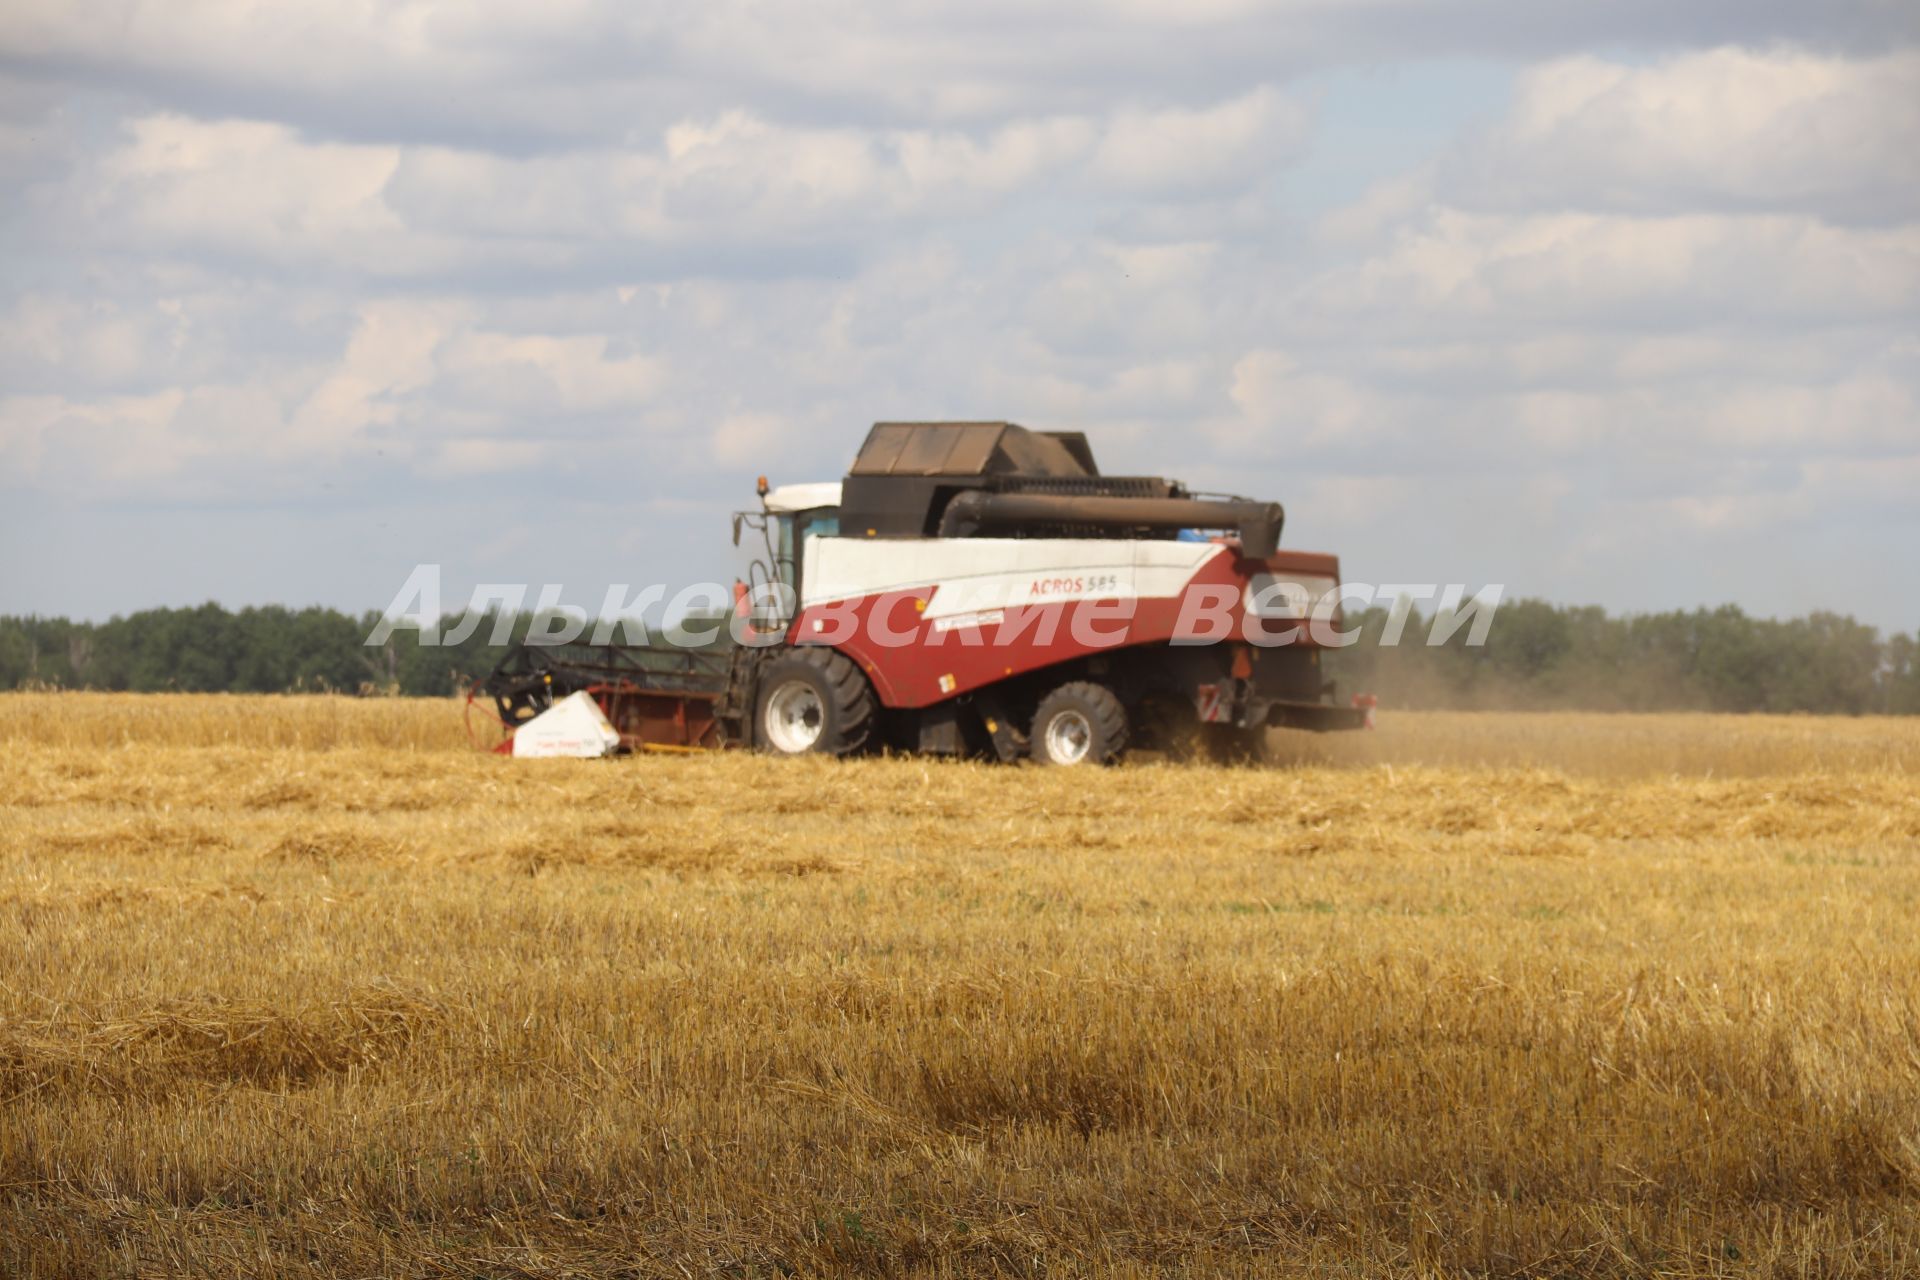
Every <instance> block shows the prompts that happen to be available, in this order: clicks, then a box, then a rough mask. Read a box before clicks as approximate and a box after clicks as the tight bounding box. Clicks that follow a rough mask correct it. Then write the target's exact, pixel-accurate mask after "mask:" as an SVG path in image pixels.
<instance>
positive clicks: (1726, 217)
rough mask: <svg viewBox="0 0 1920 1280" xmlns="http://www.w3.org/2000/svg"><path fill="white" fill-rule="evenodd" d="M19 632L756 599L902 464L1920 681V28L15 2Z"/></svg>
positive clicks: (133, 0) (1230, 5) (1865, 11)
mask: <svg viewBox="0 0 1920 1280" xmlns="http://www.w3.org/2000/svg"><path fill="white" fill-rule="evenodd" d="M0 187H4V201H0V245H4V253H3V254H0V613H24V612H34V613H42V614H65V615H69V616H74V617H86V618H95V619H100V618H105V617H107V616H109V615H112V614H124V613H127V612H131V611H133V610H135V609H140V608H145V607H149V606H155V605H185V604H195V603H199V602H202V601H205V600H210V599H211V600H217V601H219V602H221V603H223V604H226V605H229V606H236V607H237V606H241V605H247V604H266V603H285V604H292V605H305V604H326V605H333V606H337V607H341V608H345V609H349V610H353V611H360V610H365V609H370V608H381V607H384V606H386V605H387V604H388V603H389V602H390V601H392V600H393V599H394V597H395V595H396V593H397V592H399V591H400V589H401V587H402V586H403V584H404V583H405V582H406V581H407V579H408V577H409V575H410V573H411V572H412V571H413V569H414V567H415V566H416V565H418V564H424V563H430V564H437V565H439V566H441V574H442V582H443V592H444V594H445V596H446V597H448V598H447V601H446V607H447V608H449V609H452V608H454V607H456V606H457V605H458V603H459V602H460V601H461V600H463V599H464V598H465V595H466V593H467V592H468V591H469V590H470V589H471V588H472V586H473V585H474V584H477V583H501V582H520V583H527V584H531V585H532V586H533V587H534V588H535V589H536V590H537V588H538V587H539V585H540V584H549V583H550V584H556V585H558V586H559V587H560V588H561V590H562V594H561V599H562V602H563V603H567V604H575V605H580V606H583V607H586V608H588V609H592V608H593V607H594V606H595V605H597V604H598V602H599V601H600V600H601V598H602V596H603V595H604V593H605V591H606V589H607V587H608V586H609V585H610V584H615V583H623V584H630V585H632V586H635V587H638V586H640V585H642V584H647V583H653V582H661V583H667V584H670V585H673V586H678V585H681V584H685V583H690V582H694V581H701V580H706V579H719V580H726V579H729V578H731V577H732V576H733V575H734V574H735V573H736V572H737V571H738V569H739V566H740V559H739V553H738V552H736V551H735V550H734V549H733V547H732V546H731V545H730V539H729V529H728V513H729V512H730V511H732V510H735V509H738V508H742V507H749V506H753V505H754V497H753V483H754V477H755V476H756V475H758V474H762V473H764V474H766V475H768V476H769V477H770V478H771V479H772V480H773V481H774V482H775V483H780V482H784V481H802V480H823V479H833V478H836V477H838V476H839V475H840V474H842V473H843V472H844V471H845V469H846V467H847V465H848V463H849V462H850V461H851V459H852V456H853V453H854V451H855V450H856V449H857V447H858V445H859V443H860V441H861V439H862V437H863V436H864V434H865V431H866V429H867V427H868V425H869V424H870V423H872V422H874V421H876V420H892V419H961V418H981V419H1010V420H1013V421H1017V422H1021V423H1023V424H1025V425H1028V426H1031V427H1036V428H1043V429H1055V430H1068V429H1071V430H1084V431H1086V432H1087V433H1088V434H1089V435H1090V437H1091V438H1092V441H1093V445H1094V448H1095V451H1096V454H1097V455H1098V457H1099V459H1100V462H1101V464H1102V467H1103V469H1104V470H1107V471H1109V472H1114V473H1144V474H1157V475H1167V476H1172V477H1176V478H1180V479H1183V480H1185V481H1187V482H1188V483H1189V484H1190V485H1191V486H1193V487H1195V488H1199V489H1208V490H1227V491H1234V492H1238V493H1242V494H1246V495H1249V496H1253V497H1259V498H1267V499H1276V500H1279V501H1281V502H1282V503H1284V504H1285V505H1286V508H1287V513H1288V521H1287V529H1286V535H1285V539H1284V540H1285V542H1286V544H1288V545H1291V546H1294V547H1300V548H1308V549H1314V550H1326V551H1334V552H1337V553H1339V554H1340V556H1341V560H1342V565H1343V569H1344V571H1345V575H1346V577H1347V578H1349V579H1351V580H1356V581H1361V582H1368V583H1394V582H1403V583H1404V582H1414V583H1418V582H1436V583H1447V582H1459V583H1464V584H1467V586H1468V587H1469V589H1473V588H1476V587H1479V586H1482V585H1484V584H1488V583H1500V584H1502V585H1503V586H1504V587H1505V589H1506V592H1507V594H1508V596H1509V597H1512V596H1523V595H1524V596H1537V597H1544V598H1546V599H1550V600H1554V601H1558V602H1562V603H1574V604H1599V605H1603V606H1605V607H1606V608H1608V609H1609V610H1612V611H1615V612H1629V611H1630V612H1641V611H1649V610H1659V609H1670V608H1691V607H1694V606H1697V605H1717V604H1721V603H1726V602H1732V603H1736V604H1738V605H1740V606H1742V607H1743V608H1745V609H1747V610H1749V611H1750V612H1753V613H1756V614H1759V615H1764V616H1792V615H1796V614H1800V613H1804V612H1807V611H1810V610H1814V609H1831V610H1837V611H1841V612H1846V613H1851V614H1853V615H1855V616H1856V617H1859V618H1861V619H1862V620H1864V621H1867V622H1870V623H1873V624H1875V625H1877V626H1880V627H1883V628H1887V629H1899V630H1906V631H1912V630H1915V629H1916V628H1920V497H1916V495H1920V7H1916V6H1914V5H1913V4H1911V3H1893V2H1880V0H1834V2H1832V3H1824V4H1814V3H1811V2H1809V0H1800V2H1797V3H1786V2H1785V0H1698V2H1696V3H1689V4H1684V5H1680V4H1673V3H1671V2H1670V0H1658V2H1655V0H1617V2H1615V3H1607V4H1587V5H1571V4H1543V3H1541V2H1540V0H1446V2H1444V3H1443V2H1441V0H1282V2H1279V3H1252V2H1251V0H1124V2H1121V3H1101V4H1095V3H1088V2H1071V0H1070V2H1068V3H1060V4H1053V5H1047V6H1037V5H1033V4H1031V3H1028V2H1026V0H1022V2H1020V3H1012V2H1010V0H916V2H915V3H900V2H899V0H891V2H880V0H873V2H869V0H832V2H829V3H820V4H802V3H791V4H765V3H741V2H738V0H690V2H687V3H676V2H671V0H669V2H663V3H653V4H634V3H622V2H614V0H556V2H555V3H549V4H542V5H529V4H525V3H523V2H520V0H515V2H513V3H508V2H506V0H478V2H468V3H458V4H454V3H438V2H437V0H420V2H405V0H403V2H401V3H373V2H371V0H327V2H326V3H321V2H320V0H280V2H278V3H274V4H257V3H245V2H242V0H165V2H164V3H162V2H159V0H92V2H86V0H82V2H81V3H52V2H42V0H13V2H12V3H10V4H9V5H8V6H7V13H6V16H5V18H4V19H0Z"/></svg>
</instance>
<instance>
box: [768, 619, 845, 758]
mask: <svg viewBox="0 0 1920 1280" xmlns="http://www.w3.org/2000/svg"><path fill="white" fill-rule="evenodd" d="M873 721H874V703H873V688H872V686H870V685H868V683H867V678H866V676H864V675H862V674H861V673H860V668H858V667H856V666H854V665H853V662H852V660H851V659H849V658H848V657H847V656H846V655H845V654H843V653H840V652H839V651H837V650H834V649H828V648H824V647H820V646H806V647H803V648H796V649H793V650H792V651H790V652H788V653H784V654H782V655H781V656H780V657H777V658H774V659H773V660H772V661H770V662H768V663H767V665H766V667H765V668H764V669H763V670H762V671H761V672H760V696H759V698H758V699H757V700H756V703H755V706H754V716H753V744H754V746H756V747H758V748H759V749H760V750H762V751H768V752H771V753H773V754H774V755H786V756H797V755H807V754H811V753H819V754H821V755H833V756H850V755H853V754H855V753H857V752H859V751H861V750H864V749H865V747H866V745H867V743H868V741H869V739H871V738H872V737H873Z"/></svg>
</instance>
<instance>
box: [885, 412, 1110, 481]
mask: <svg viewBox="0 0 1920 1280" xmlns="http://www.w3.org/2000/svg"><path fill="white" fill-rule="evenodd" d="M847 474H848V475H854V476H985V475H1033V476H1097V475H1099V474H1100V472H1099V469H1098V468H1097V467H1095V466H1094V465H1093V451H1092V449H1091V448H1089V447H1088V445H1087V439H1086V436H1085V435H1083V434H1081V433H1080V432H1077V431H1067V432H1042V431H1029V430H1027V429H1026V428H1025V427H1023V426H1020V425H1019V424H1018V423H1013V422H876V423H874V424H873V430H871V431H869V432H868V433H867V441H866V443H865V444H863V445H862V446H860V453H859V456H858V457H856V458H855V459H854V463H853V467H852V468H851V469H850V470H849V471H848V473H847Z"/></svg>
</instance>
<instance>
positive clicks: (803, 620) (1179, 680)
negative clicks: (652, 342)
mask: <svg viewBox="0 0 1920 1280" xmlns="http://www.w3.org/2000/svg"><path fill="white" fill-rule="evenodd" d="M760 498H761V510H760V511H757V512H743V513H741V514H740V515H738V516H736V517H735V524H734V537H735V541H736V542H737V541H738V540H739V537H740V533H741V531H742V529H743V528H746V529H751V530H754V531H757V532H760V533H762V534H764V536H765V539H766V558H765V560H764V561H757V562H756V563H755V566H754V570H753V572H752V573H751V575H750V578H751V583H750V585H747V584H743V585H742V586H740V587H739V588H737V589H736V595H737V597H738V603H739V606H740V610H741V612H740V615H739V618H738V621H739V623H740V624H741V625H740V626H739V627H738V628H735V630H736V631H739V632H744V641H743V642H740V643H731V642H729V643H727V644H725V645H724V646H716V647H707V648H695V649H688V648H679V647H673V646H669V645H611V646H608V645H599V646H589V645H578V644H575V645H565V646H541V645H532V644H529V645H523V646H521V647H519V648H517V649H515V650H514V651H513V652H512V653H510V654H509V656H508V657H507V659H506V660H505V661H504V662H502V664H501V665H500V667H499V668H498V669H496V670H495V671H494V672H493V674H492V675H491V676H489V677H488V678H487V680H485V681H484V682H482V683H481V685H480V686H479V690H478V691H479V692H480V693H481V694H483V695H486V696H491V697H492V698H493V699H494V700H495V703H496V705H497V706H498V708H499V712H500V716H501V718H502V720H504V721H505V722H506V724H507V725H508V726H509V727H510V728H511V727H514V726H518V725H523V724H525V723H526V722H527V721H529V720H530V719H532V718H533V717H534V716H536V715H539V714H541V713H542V712H544V711H546V710H547V709H548V708H549V707H552V706H553V705H554V704H555V703H556V702H557V701H559V700H561V699H563V698H566V697H568V696H570V695H572V694H575V693H580V692H585V693H587V694H588V695H589V696H590V697H591V699H592V700H593V702H594V703H595V704H597V706H598V707H599V709H600V711H601V712H603V713H604V715H605V717H606V720H607V722H608V723H610V725H611V727H612V730H613V732H615V733H617V734H618V735H619V740H620V743H621V744H622V745H623V746H626V747H629V748H639V747H682V748H691V747H721V746H748V747H753V748H756V749H759V750H762V751H768V752H773V753H776V754H782V755H800V754H804V753H808V752H819V753H825V754H829V755H852V754H855V753H859V752H864V751H872V750H877V749H881V748H891V749H895V750H905V751H918V752H929V753H936V754H945V755H980V756H988V757H997V758H999V759H1001V760H1013V759H1016V758H1018V757H1020V756H1021V755H1029V756H1031V757H1032V758H1033V759H1034V760H1037V761H1040V762H1042V763H1045V764H1055V765H1070V764H1082V763H1104V762H1108V761H1112V760H1114V759H1116V758H1118V757H1119V756H1120V755H1121V753H1122V752H1124V751H1125V750H1127V749H1128V748H1129V747H1147V748H1150V749H1155V750H1162V751H1170V752H1178V753H1184V752H1186V751H1188V750H1191V749H1193V748H1195V747H1196V746H1198V747H1201V748H1204V749H1206V750H1208V751H1210V752H1212V753H1216V754H1223V755H1230V756H1243V755H1253V754H1257V753H1258V751H1259V750H1260V745H1261V743H1262V742H1263V741H1264V739H1265V734H1266V730H1267V729H1268V728H1269V727H1270V726H1286V727H1292V728H1300V729H1314V730H1329V729H1356V728H1360V727H1363V726H1364V725H1365V724H1366V722H1367V711H1366V709H1365V708H1364V707H1363V706H1361V705H1358V704H1359V703H1361V702H1364V701H1370V700H1364V699H1356V700H1355V704H1354V705H1344V706H1343V705H1339V704H1338V703H1336V702H1335V700H1334V691H1333V685H1332V682H1331V681H1329V680H1327V679H1326V678H1325V675H1324V673H1323V672H1322V670H1321V660H1320V656H1321V651H1322V647H1323V644H1324V643H1325V642H1326V641H1327V640H1329V639H1330V638H1331V636H1332V635H1333V633H1334V632H1335V630H1336V629H1337V628H1338V626H1339V615H1338V597H1339V581H1340V568H1339V562H1338V560H1337V559H1336V558H1335V557H1333V556H1331V555H1327V554H1324V553H1321V552H1312V551H1283V550H1281V549H1280V547H1279V540H1280V527H1281V521H1282V513H1281V509H1280V506H1279V504H1277V503H1272V502H1256V501H1251V500H1248V499H1244V498H1227V497H1214V496H1206V495H1199V494H1194V493H1190V492H1188V490H1187V489H1186V487H1185V486H1183V485H1182V484H1180V483H1179V482H1178V481H1174V480H1165V479H1161V478H1159V477H1154V476H1106V475H1102V474H1100V470H1099V468H1098V467H1097V466H1095V465H1094V461H1093V451H1092V450H1091V449H1090V448H1089V447H1088V444H1087V439H1086V437H1085V436H1084V435H1083V434H1081V433H1079V432H1067V431H1046V432H1043V431H1029V430H1027V429H1026V428H1024V427H1020V426H1016V425H1014V424H1013V423H1009V422H882V423H878V424H876V425H875V426H874V428H873V430H872V431H871V432H870V433H869V434H868V436H867V440H866V444H865V445H863V446H862V447H861V449H860V454H859V457H858V458H856V459H855V460H854V464H853V468H852V470H850V471H848V472H847V475H846V477H845V478H844V479H843V480H841V481H839V482H838V483H826V484H798V485H783V486H780V487H778V488H774V489H768V488H767V487H766V484H765V481H762V482H761V492H760ZM722 630H723V631H724V630H725V628H722ZM575 705H576V706H578V705H583V703H582V702H581V701H579V700H577V701H576V704H575ZM587 710H588V712H589V714H590V713H591V708H587Z"/></svg>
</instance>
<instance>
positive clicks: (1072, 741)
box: [1047, 711, 1093, 764]
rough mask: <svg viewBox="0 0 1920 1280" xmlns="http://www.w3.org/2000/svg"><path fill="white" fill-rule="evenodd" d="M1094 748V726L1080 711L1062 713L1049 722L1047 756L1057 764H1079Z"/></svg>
mask: <svg viewBox="0 0 1920 1280" xmlns="http://www.w3.org/2000/svg"><path fill="white" fill-rule="evenodd" d="M1092 746H1093V725H1092V724H1091V723H1089V722H1088V720H1087V718H1086V717H1085V716H1084V715H1081V714H1080V713H1079V712H1078V711H1062V712H1060V713H1059V714H1058V715H1056V716H1054V718H1053V719H1051V720H1049V721H1048V722H1047V754H1048V755H1049V756H1051V757H1053V760H1054V762H1055V763H1056V764H1079V763H1080V762H1081V761H1082V760H1085V759H1086V758H1087V752H1088V750H1089V749H1090V748H1091V747H1092Z"/></svg>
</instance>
